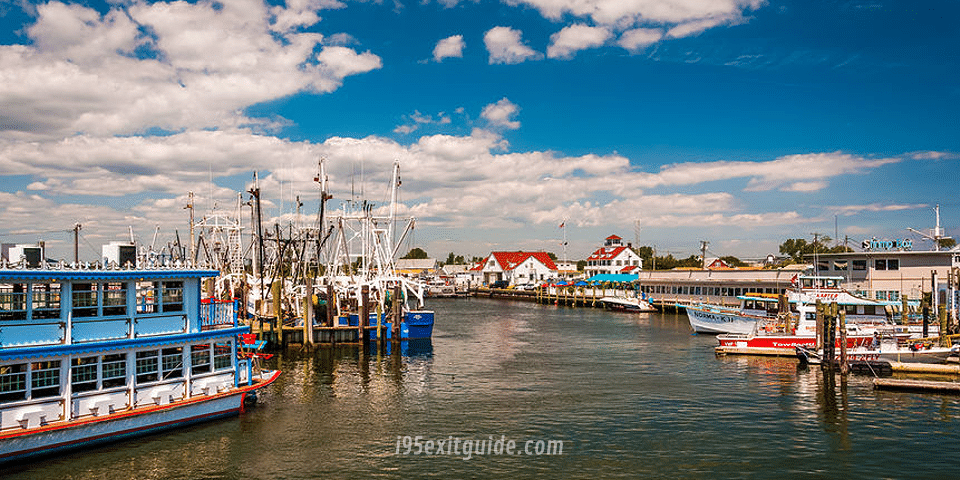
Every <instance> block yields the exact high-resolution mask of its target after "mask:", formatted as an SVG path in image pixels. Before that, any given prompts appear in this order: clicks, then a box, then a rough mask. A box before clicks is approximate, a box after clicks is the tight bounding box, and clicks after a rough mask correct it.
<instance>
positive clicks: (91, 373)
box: [70, 357, 97, 393]
mask: <svg viewBox="0 0 960 480" xmlns="http://www.w3.org/2000/svg"><path fill="white" fill-rule="evenodd" d="M70 388H71V389H72V390H73V393H80V392H89V391H90V390H96V389H97V357H84V358H74V359H73V365H72V366H71V367H70Z"/></svg>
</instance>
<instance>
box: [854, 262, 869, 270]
mask: <svg viewBox="0 0 960 480" xmlns="http://www.w3.org/2000/svg"><path fill="white" fill-rule="evenodd" d="M851 263H853V269H854V270H866V269H867V261H866V260H854V261H853V262H851Z"/></svg>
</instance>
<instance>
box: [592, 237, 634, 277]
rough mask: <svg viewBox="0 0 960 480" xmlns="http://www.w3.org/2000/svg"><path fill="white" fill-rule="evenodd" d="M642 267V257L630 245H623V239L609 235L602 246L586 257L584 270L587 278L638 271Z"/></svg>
mask: <svg viewBox="0 0 960 480" xmlns="http://www.w3.org/2000/svg"><path fill="white" fill-rule="evenodd" d="M642 268H643V259H641V258H640V255H637V253H636V252H634V251H633V248H632V245H630V244H627V245H626V246H624V245H623V239H622V238H620V237H618V236H616V235H610V236H609V237H607V238H606V239H605V240H604V242H603V246H602V247H600V248H598V249H597V250H595V251H594V252H593V253H592V254H590V256H589V257H587V266H586V267H585V268H584V271H585V272H586V274H587V278H589V277H591V276H593V275H599V274H602V273H638V272H639V271H640V270H641V269H642Z"/></svg>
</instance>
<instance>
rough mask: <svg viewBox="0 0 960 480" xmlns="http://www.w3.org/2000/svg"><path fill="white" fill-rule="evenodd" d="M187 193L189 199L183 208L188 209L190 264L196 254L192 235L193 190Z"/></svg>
mask: <svg viewBox="0 0 960 480" xmlns="http://www.w3.org/2000/svg"><path fill="white" fill-rule="evenodd" d="M187 195H189V196H190V201H189V202H187V206H186V207H183V208H186V209H188V210H190V260H189V262H188V264H192V263H193V259H194V258H195V257H196V255H197V252H196V251H195V250H196V245H195V244H194V237H193V192H188V193H187Z"/></svg>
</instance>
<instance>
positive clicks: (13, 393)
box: [0, 363, 27, 402]
mask: <svg viewBox="0 0 960 480" xmlns="http://www.w3.org/2000/svg"><path fill="white" fill-rule="evenodd" d="M26 398H27V364H26V363H20V364H16V365H4V366H2V367H0V402H16V401H18V400H25V399H26Z"/></svg>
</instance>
